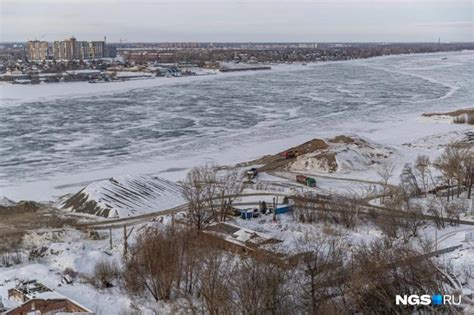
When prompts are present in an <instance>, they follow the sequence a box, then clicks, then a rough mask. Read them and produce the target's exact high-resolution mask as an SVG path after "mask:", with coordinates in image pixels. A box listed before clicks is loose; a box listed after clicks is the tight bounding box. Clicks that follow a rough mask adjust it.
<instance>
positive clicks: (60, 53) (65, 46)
mask: <svg viewBox="0 0 474 315" xmlns="http://www.w3.org/2000/svg"><path fill="white" fill-rule="evenodd" d="M53 55H54V59H56V60H84V59H100V58H104V57H105V41H92V42H86V41H77V40H76V38H75V37H71V38H67V39H65V40H63V41H55V42H54V44H53Z"/></svg>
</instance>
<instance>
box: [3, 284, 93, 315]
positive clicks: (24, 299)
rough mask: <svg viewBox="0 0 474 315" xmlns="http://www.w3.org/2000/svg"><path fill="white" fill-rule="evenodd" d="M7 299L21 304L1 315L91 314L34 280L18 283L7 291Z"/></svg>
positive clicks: (76, 303)
mask: <svg viewBox="0 0 474 315" xmlns="http://www.w3.org/2000/svg"><path fill="white" fill-rule="evenodd" d="M8 298H9V299H12V298H13V299H15V300H16V301H18V302H19V303H22V304H21V305H20V306H18V307H15V308H13V309H10V310H8V311H6V312H5V313H2V314H5V315H30V314H34V315H41V314H45V315H49V314H68V313H71V314H93V312H92V311H91V310H89V309H87V308H86V307H84V306H82V305H80V304H79V303H78V302H76V301H73V300H71V299H69V298H67V297H65V296H63V295H62V294H60V293H58V292H56V291H53V290H51V289H50V288H48V287H47V286H45V285H43V284H42V283H40V282H38V281H36V280H30V281H21V282H19V283H18V284H17V286H16V287H15V288H12V289H10V290H8Z"/></svg>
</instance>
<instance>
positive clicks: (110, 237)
mask: <svg viewBox="0 0 474 315" xmlns="http://www.w3.org/2000/svg"><path fill="white" fill-rule="evenodd" d="M109 241H110V250H112V227H109Z"/></svg>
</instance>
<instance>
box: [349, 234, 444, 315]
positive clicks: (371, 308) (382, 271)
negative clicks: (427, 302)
mask: <svg viewBox="0 0 474 315" xmlns="http://www.w3.org/2000/svg"><path fill="white" fill-rule="evenodd" d="M422 254H423V253H421V252H419V251H417V250H414V249H413V248H411V247H410V246H408V245H407V244H402V245H394V243H392V242H390V241H388V242H387V241H386V240H385V239H382V240H379V241H376V242H373V243H371V244H366V245H362V246H359V247H358V248H357V249H356V251H355V252H354V255H353V262H354V267H353V268H351V275H350V276H349V277H347V281H346V282H345V290H344V299H343V300H344V301H346V307H347V308H348V309H349V310H350V311H351V313H362V314H406V313H411V312H413V311H415V307H413V309H412V310H409V309H408V308H409V306H406V305H396V304H395V303H394V297H395V296H396V295H397V294H399V295H405V294H406V295H411V294H419V292H442V288H443V281H442V277H441V275H440V274H439V273H438V271H437V268H436V266H435V264H434V263H433V262H432V261H431V260H430V259H429V258H427V257H423V256H422ZM445 307H448V306H445ZM426 310H427V311H430V309H426ZM438 310H439V311H447V309H445V308H443V309H442V308H439V309H438Z"/></svg>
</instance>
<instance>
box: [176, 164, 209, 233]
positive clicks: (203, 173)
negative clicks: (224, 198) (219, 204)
mask: <svg viewBox="0 0 474 315" xmlns="http://www.w3.org/2000/svg"><path fill="white" fill-rule="evenodd" d="M216 182H217V180H216V177H215V172H214V171H213V170H212V167H211V166H209V165H206V166H202V167H194V168H192V169H191V170H190V171H189V173H188V175H187V177H186V180H185V181H184V182H183V190H182V193H183V197H184V199H185V200H186V201H187V202H188V216H189V219H190V221H191V223H192V224H193V225H194V226H195V227H196V229H198V230H202V229H205V228H206V227H207V226H209V224H211V223H212V222H213V221H214V220H215V219H216V209H215V207H216V206H215V200H214V198H215V196H216V190H217V185H216Z"/></svg>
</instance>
